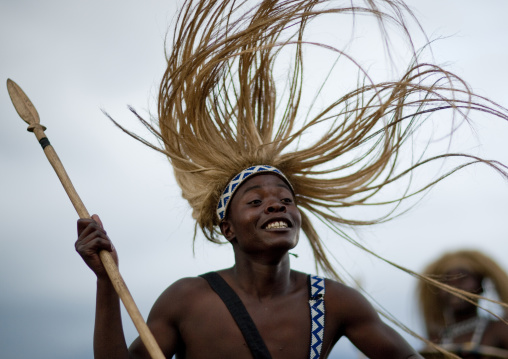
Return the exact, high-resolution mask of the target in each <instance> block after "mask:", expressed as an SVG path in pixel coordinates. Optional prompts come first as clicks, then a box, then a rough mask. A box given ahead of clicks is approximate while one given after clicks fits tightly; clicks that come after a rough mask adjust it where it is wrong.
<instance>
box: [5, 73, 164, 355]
mask: <svg viewBox="0 0 508 359" xmlns="http://www.w3.org/2000/svg"><path fill="white" fill-rule="evenodd" d="M7 89H8V91H9V96H10V97H11V100H12V103H13V105H14V108H15V109H16V111H17V112H18V114H19V116H20V117H21V119H22V120H23V121H25V122H26V123H28V128H27V130H28V131H29V132H33V133H34V134H35V137H36V138H37V140H38V141H39V143H40V144H41V146H42V148H43V150H44V153H45V154H46V157H47V158H48V161H49V163H51V166H53V169H54V170H55V172H56V174H57V176H58V178H59V179H60V182H61V183H62V185H63V187H64V189H65V192H67V195H68V196H69V199H70V200H71V202H72V205H73V206H74V208H75V209H76V212H77V213H78V215H79V218H90V214H89V213H88V211H87V209H86V207H85V205H84V204H83V202H82V201H81V198H80V197H79V195H78V193H77V192H76V189H75V188H74V186H73V184H72V182H71V180H70V178H69V176H68V175H67V172H66V171H65V168H64V167H63V165H62V162H61V161H60V158H58V155H57V154H56V152H55V149H54V148H53V146H52V145H51V144H50V142H49V140H48V138H47V137H46V134H45V133H44V131H45V130H46V127H45V126H43V125H41V124H40V119H39V114H38V113H37V110H36V109H35V107H34V106H33V104H32V102H31V101H30V99H29V98H28V96H27V95H26V94H25V93H24V92H23V90H22V89H21V88H20V87H19V86H18V85H17V84H16V83H15V82H14V81H12V80H11V79H7ZM99 257H100V258H101V261H102V264H103V265H104V268H105V269H106V271H107V273H108V275H109V278H110V280H111V282H112V284H113V286H114V288H115V290H116V292H117V293H118V296H119V297H120V299H121V300H122V302H123V304H124V306H125V309H126V310H127V312H128V313H129V315H130V317H131V319H132V321H133V323H134V325H135V327H136V329H137V330H138V333H139V336H140V338H141V340H142V341H143V344H144V345H145V347H146V348H147V350H148V352H149V353H150V356H151V357H152V358H153V359H163V358H164V354H163V353H162V351H161V349H160V348H159V346H158V344H157V342H156V341H155V338H154V336H153V334H152V333H151V332H150V329H149V328H148V326H147V325H146V323H145V321H144V319H143V316H142V315H141V313H140V312H139V309H138V307H137V306H136V303H135V302H134V299H133V298H132V296H131V294H130V292H129V289H128V288H127V285H126V284H125V282H124V280H123V278H122V276H121V275H120V271H119V270H118V266H117V265H116V263H115V261H114V260H113V257H112V256H111V253H109V252H108V251H105V250H102V251H100V252H99Z"/></svg>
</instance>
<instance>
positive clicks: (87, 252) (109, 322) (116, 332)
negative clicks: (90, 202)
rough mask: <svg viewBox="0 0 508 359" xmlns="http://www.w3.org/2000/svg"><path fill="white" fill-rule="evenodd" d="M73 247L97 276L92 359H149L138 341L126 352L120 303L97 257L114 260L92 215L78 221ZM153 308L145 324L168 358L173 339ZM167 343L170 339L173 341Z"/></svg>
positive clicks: (171, 349) (97, 221) (102, 231)
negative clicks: (101, 253)
mask: <svg viewBox="0 0 508 359" xmlns="http://www.w3.org/2000/svg"><path fill="white" fill-rule="evenodd" d="M75 247H76V251H77V252H78V253H79V254H80V256H81V257H82V258H83V260H84V261H85V263H86V264H87V265H88V266H89V267H90V269H92V271H93V272H94V273H95V275H96V276H97V299H96V309H95V330H94V357H95V358H96V359H101V358H106V359H116V358H122V359H127V358H150V355H149V354H148V352H147V351H146V349H145V347H144V345H143V344H142V342H141V340H139V338H138V339H136V341H134V343H133V345H132V346H131V350H130V351H129V349H128V348H127V344H126V341H125V336H124V332H123V327H122V318H121V312H120V299H119V297H118V295H117V293H116V291H115V289H114V287H113V284H112V283H111V281H110V279H109V277H108V274H107V272H106V270H105V268H104V266H103V265H102V262H101V260H100V258H99V254H98V253H99V251H101V250H107V251H109V252H111V254H112V256H113V258H114V260H115V262H116V263H117V264H118V256H117V253H116V250H115V248H114V246H113V244H112V243H111V241H110V239H109V237H108V235H107V233H106V231H105V230H104V227H103V225H102V223H101V220H100V218H99V217H98V216H97V215H93V216H92V219H80V220H78V240H77V241H76V244H75ZM161 297H162V296H161ZM159 307H160V305H159ZM154 308H155V310H152V313H151V315H150V317H149V320H148V321H147V324H148V327H149V328H150V330H151V331H152V333H153V335H154V337H155V339H156V340H157V342H158V344H159V346H160V347H161V349H162V351H163V353H164V354H165V356H166V357H167V358H171V357H172V356H173V354H174V348H175V347H176V338H177V335H176V334H174V333H173V335H171V333H170V332H171V329H170V328H169V326H168V321H167V320H165V318H164V316H163V315H164V313H163V312H162V311H161V310H157V309H156V308H158V307H157V303H156V305H155V306H154ZM173 332H175V331H173ZM171 339H174V341H172V340H171Z"/></svg>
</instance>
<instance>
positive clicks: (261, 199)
mask: <svg viewBox="0 0 508 359" xmlns="http://www.w3.org/2000/svg"><path fill="white" fill-rule="evenodd" d="M300 226H301V215H300V211H299V210H298V208H297V207H296V204H295V199H294V196H293V193H292V191H291V190H290V188H289V186H288V185H287V183H286V182H284V181H283V180H282V179H281V178H280V177H279V176H277V175H273V174H259V175H256V176H253V177H251V178H249V179H248V180H246V181H245V182H244V183H242V185H241V186H240V187H239V188H238V189H237V191H236V192H235V194H234V196H233V198H232V199H231V202H230V205H229V208H228V213H227V216H226V218H225V220H224V221H223V222H222V223H221V226H220V228H221V231H222V234H223V235H224V237H226V239H227V240H228V241H229V242H231V243H232V244H233V247H234V248H235V250H237V249H239V250H241V251H243V252H246V253H257V252H266V251H276V252H280V251H282V252H287V251H288V250H290V249H292V248H294V247H295V246H296V244H297V243H298V234H299V232H300Z"/></svg>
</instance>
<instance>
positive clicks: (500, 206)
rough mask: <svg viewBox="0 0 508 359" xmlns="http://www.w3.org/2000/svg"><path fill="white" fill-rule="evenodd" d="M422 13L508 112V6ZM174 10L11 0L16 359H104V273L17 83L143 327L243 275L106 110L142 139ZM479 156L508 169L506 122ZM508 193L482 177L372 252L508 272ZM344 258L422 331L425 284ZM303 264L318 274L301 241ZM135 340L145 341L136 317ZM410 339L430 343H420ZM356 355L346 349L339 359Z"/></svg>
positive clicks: (481, 145)
mask: <svg viewBox="0 0 508 359" xmlns="http://www.w3.org/2000/svg"><path fill="white" fill-rule="evenodd" d="M411 4H414V5H415V6H417V7H416V8H415V11H416V13H417V15H418V16H420V20H421V22H422V24H423V25H424V27H425V30H426V31H427V33H428V34H429V35H430V36H431V37H435V36H436V35H437V34H440V35H445V36H448V35H449V36H451V37H450V38H447V39H445V40H442V41H440V42H438V43H436V45H435V47H434V55H435V57H436V61H438V62H439V63H446V64H447V66H448V68H449V69H451V70H453V71H455V72H456V73H458V74H459V75H461V76H463V77H464V78H465V79H466V80H467V81H468V82H469V83H470V84H471V85H472V87H473V88H474V89H475V90H476V91H477V92H479V93H480V94H482V95H486V96H488V97H491V98H492V99H494V100H496V101H498V102H500V103H501V104H503V105H505V106H508V90H507V89H506V88H507V86H506V84H507V82H508V76H507V74H508V71H507V70H506V64H507V63H508V46H506V45H507V41H506V34H507V33H508V24H507V22H506V19H505V14H506V13H507V11H508V3H505V2H501V1H483V2H481V4H480V3H478V2H477V1H470V0H467V1H465V0H454V1H451V0H427V1H425V2H424V1H420V2H417V1H416V0H415V1H412V2H411ZM175 11H176V3H175V2H174V1H155V0H147V1H134V0H123V1H118V0H115V1H97V0H90V1H86V2H82V1H81V2H78V1H62V0H60V1H58V0H54V1H34V0H32V1H30V0H17V1H9V0H3V1H0V45H1V47H0V48H1V56H0V80H1V81H0V82H1V83H2V84H3V85H1V86H0V120H1V124H2V130H1V131H0V184H1V186H0V214H1V217H0V218H2V220H1V222H0V223H1V235H0V348H1V350H2V357H5V358H13V359H17V358H28V357H37V358H52V359H58V358H79V359H81V358H91V357H92V332H93V320H94V300H95V299H94V297H95V278H94V276H93V274H92V273H91V272H90V271H89V270H88V268H87V267H86V266H85V265H84V264H83V263H82V261H81V259H80V258H79V256H78V255H77V254H76V253H75V251H74V241H75V239H76V228H75V227H76V224H75V223H76V219H77V215H76V213H75V212H74V209H73V207H72V205H71V204H70V201H69V200H68V198H67V197H66V195H65V192H64V191H63V189H62V187H61V185H60V183H59V181H58V180H57V177H56V175H55V174H54V172H53V169H52V168H51V166H50V165H49V163H48V162H47V160H46V158H45V156H44V153H43V152H42V150H41V148H40V146H39V144H38V143H37V141H36V139H35V137H34V136H33V134H31V133H28V132H26V127H27V126H26V124H25V123H24V122H23V121H22V120H21V119H20V118H19V116H18V115H17V113H16V112H15V110H14V107H13V106H12V104H11V102H10V99H9V97H8V94H7V90H6V86H5V81H6V80H7V78H11V79H13V80H14V81H16V82H17V83H18V84H19V85H20V86H21V87H22V88H23V90H24V91H25V92H26V93H27V95H28V96H29V97H30V99H31V100H32V102H33V103H34V105H35V107H36V108H37V110H38V112H39V114H40V117H41V123H42V124H44V125H45V126H46V127H47V128H48V129H47V131H46V134H47V136H48V138H49V139H50V141H51V142H52V144H53V146H54V148H55V150H56V151H57V153H58V155H59V156H60V158H61V160H62V162H63V164H64V166H65V167H66V169H67V171H68V173H69V175H70V177H71V179H72V181H73V182H74V185H75V187H76V189H77V191H78V193H79V194H80V196H81V198H82V200H83V202H84V203H85V205H86V206H87V208H88V210H89V212H90V213H99V214H100V215H101V218H102V219H103V222H104V224H105V226H106V227H107V229H108V233H109V235H110V237H111V238H112V239H113V240H114V242H115V245H116V247H117V249H118V251H119V253H120V262H121V263H120V270H121V272H122V275H123V277H124V279H125V281H126V283H127V285H128V287H129V289H130V291H131V293H132V295H133V297H134V299H135V301H136V303H137V304H138V306H139V308H140V310H141V312H142V314H143V316H144V317H145V318H146V316H147V314H148V312H149V310H150V308H151V305H152V304H153V302H154V301H155V299H156V298H157V296H158V295H159V294H160V293H161V292H162V291H163V290H164V289H165V288H166V287H167V285H169V284H170V283H172V282H173V281H175V280H176V279H178V278H181V277H184V276H194V275H197V274H200V273H203V272H206V271H209V270H213V269H220V268H223V267H227V266H230V265H231V264H232V253H231V251H230V248H228V247H227V246H224V247H217V246H214V245H210V244H208V243H205V242H204V241H203V240H202V238H201V237H198V239H197V242H196V245H195V255H193V248H192V236H193V230H194V226H193V222H192V220H191V213H190V209H189V206H188V205H187V203H186V202H184V201H183V200H182V199H181V198H180V190H179V188H178V187H177V186H176V184H175V182H174V180H173V176H172V171H171V167H170V165H169V164H168V162H167V160H166V159H165V158H164V157H162V156H160V155H158V154H157V153H155V152H153V151H151V150H149V149H147V148H144V147H143V146H142V145H140V144H139V143H136V142H135V141H133V140H132V139H130V138H129V137H128V136H126V135H124V134H123V133H121V131H119V130H118V129H116V128H115V127H114V126H113V125H112V124H111V123H110V122H109V121H108V120H107V119H106V118H105V116H104V115H103V114H102V113H101V108H103V109H105V110H107V111H108V112H109V113H110V114H111V115H113V116H114V117H115V118H117V119H121V120H122V121H123V123H125V124H127V125H128V126H130V127H131V128H133V129H134V130H136V129H139V127H138V125H137V124H136V122H135V121H134V120H133V118H132V116H131V115H130V114H129V112H128V110H127V108H126V106H127V104H130V105H132V106H134V107H135V108H137V109H138V110H139V111H140V112H141V113H146V110H148V109H152V110H153V109H154V98H155V94H156V91H157V85H158V82H159V80H160V78H161V76H162V74H163V71H164V53H163V48H164V35H165V33H166V29H167V27H168V25H169V24H170V22H171V20H172V18H173V16H174V14H175ZM477 130H478V138H479V141H477V142H474V141H471V140H472V138H470V137H465V138H463V139H459V140H458V143H459V144H462V143H463V146H464V148H465V149H466V150H472V151H473V153H475V154H479V155H482V156H484V157H486V158H492V159H498V160H501V161H503V162H504V163H508V151H507V150H506V142H507V138H508V124H506V123H500V121H493V120H488V121H487V120H484V119H482V121H480V124H479V125H478V127H477ZM507 209H508V183H506V181H504V180H503V179H501V177H500V176H499V175H497V174H495V173H493V172H492V171H491V170H487V169H485V168H482V167H476V168H475V169H469V170H466V171H463V172H462V173H459V174H457V175H454V176H453V177H451V178H449V179H447V180H446V181H444V182H442V183H441V184H440V185H438V186H437V187H436V188H435V189H434V190H433V191H432V192H431V193H430V194H429V195H428V196H427V197H426V198H425V199H424V200H423V201H422V202H421V203H420V204H419V205H418V206H417V207H416V208H415V209H414V210H412V211H411V212H410V213H409V214H406V215H404V216H402V217H401V218H398V219H396V220H394V221H392V222H389V223H387V224H384V225H380V226H376V227H372V228H369V229H367V230H363V231H362V232H360V233H359V235H361V238H362V240H363V243H366V244H367V245H368V246H369V248H372V249H374V250H376V251H378V252H379V253H380V254H382V255H384V256H385V257H387V258H389V259H391V260H394V261H396V262H398V263H400V264H402V265H405V266H407V267H409V268H410V269H413V270H417V271H418V270H421V269H422V268H423V266H424V265H425V264H426V263H428V262H429V261H431V260H432V259H434V258H435V257H436V256H438V255H440V254H441V253H442V252H443V251H445V250H449V249H457V248H462V247H468V248H478V249H481V250H483V251H484V252H486V253H487V254H489V255H491V256H493V257H494V258H495V259H496V260H498V261H499V262H500V263H501V264H502V265H503V266H504V267H505V268H507V267H508V266H507V263H506V261H505V255H506V253H508V241H507V234H506V229H505V227H506V213H507ZM325 239H326V240H327V243H329V245H330V248H331V249H332V250H333V252H334V254H335V256H336V257H337V259H338V261H339V262H341V263H344V264H345V265H346V266H347V267H348V270H349V272H350V273H351V274H352V275H353V276H354V277H355V278H356V279H359V280H360V281H361V282H362V284H363V286H364V287H365V288H366V289H367V291H368V292H369V293H370V294H371V295H372V296H373V297H374V298H376V300H377V301H378V302H379V303H380V304H381V305H382V306H384V307H385V308H386V309H387V310H389V311H390V312H392V313H393V314H394V315H395V316H397V317H398V318H399V319H401V320H402V321H403V322H404V323H406V324H407V325H409V326H410V327H411V328H414V329H415V330H416V331H418V332H421V331H422V328H421V326H420V320H419V318H418V313H417V311H416V307H415V306H416V302H415V297H414V286H415V282H414V280H413V279H412V278H410V277H409V276H407V275H404V274H401V273H398V272H397V271H395V270H392V269H390V268H388V267H387V266H386V265H383V264H382V263H380V262H379V261H377V260H375V259H373V258H372V257H369V256H368V255H367V254H364V253H359V252H358V251H356V250H354V249H353V248H351V246H349V245H347V244H344V243H343V242H342V241H339V240H337V241H335V238H333V235H332V234H328V235H327V236H326V238H325ZM296 253H298V254H299V255H300V256H299V258H297V259H293V260H292V265H293V267H294V268H296V269H299V270H302V271H306V272H314V268H313V265H312V261H311V260H310V256H309V252H308V248H307V247H306V245H305V244H303V243H302V245H301V246H299V247H298V248H297V250H296ZM124 322H125V327H126V335H127V340H128V342H130V341H132V340H133V339H134V338H135V336H136V332H135V329H134V327H133V325H132V324H131V322H130V319H129V318H128V316H127V315H126V314H125V313H124ZM408 340H410V341H411V343H412V344H414V345H415V346H419V344H418V342H416V341H414V340H413V339H411V338H408ZM339 354H340V355H341V358H351V359H352V358H356V354H354V352H353V350H352V349H350V348H349V345H348V344H347V343H344V344H342V345H340V346H339V347H338V348H337V349H336V351H335V355H339Z"/></svg>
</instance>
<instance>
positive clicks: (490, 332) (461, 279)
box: [433, 268, 508, 349]
mask: <svg viewBox="0 0 508 359" xmlns="http://www.w3.org/2000/svg"><path fill="white" fill-rule="evenodd" d="M445 278H447V280H446V281H445V282H446V284H448V285H450V286H452V287H455V288H459V289H462V290H464V291H467V292H470V293H474V294H482V293H483V287H482V281H483V277H482V276H481V275H479V274H477V273H474V272H472V271H471V270H469V269H467V268H455V269H452V270H449V271H447V272H446V273H445ZM439 296H440V302H441V303H443V310H445V311H447V315H448V316H449V320H450V321H451V322H453V323H458V322H461V321H464V320H467V319H470V318H473V317H476V316H477V315H478V307H477V306H476V305H475V304H473V303H470V302H468V301H465V300H463V299H461V298H459V297H457V296H455V295H453V294H450V293H448V292H446V291H440V293H439ZM472 336H473V333H472V332H470V333H464V334H462V335H460V336H457V337H456V338H453V343H456V344H460V343H467V342H469V341H471V339H472ZM433 341H434V342H436V343H439V342H441V338H440V337H436V338H434V339H433ZM480 344H481V345H485V346H491V347H495V348H500V349H508V326H507V325H506V324H504V323H503V322H501V321H490V322H489V324H488V325H487V328H486V329H485V332H484V335H483V338H482V340H481V342H480Z"/></svg>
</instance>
